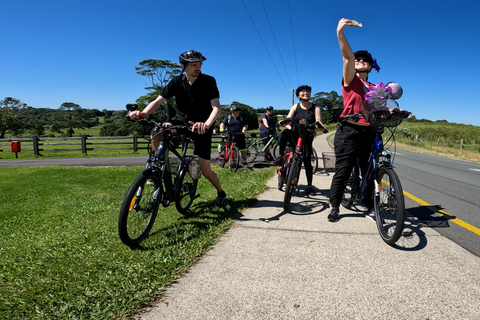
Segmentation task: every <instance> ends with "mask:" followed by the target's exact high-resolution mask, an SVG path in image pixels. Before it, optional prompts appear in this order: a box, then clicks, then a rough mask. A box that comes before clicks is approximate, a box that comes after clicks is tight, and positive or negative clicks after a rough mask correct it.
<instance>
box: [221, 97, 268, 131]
mask: <svg viewBox="0 0 480 320" xmlns="http://www.w3.org/2000/svg"><path fill="white" fill-rule="evenodd" d="M234 104H236V105H238V106H239V107H240V115H241V116H242V117H243V119H244V120H245V121H246V122H247V123H248V130H254V129H258V122H259V120H258V115H257V112H256V111H255V109H253V108H252V107H250V106H249V105H246V104H243V103H241V102H238V101H233V102H232V103H231V104H230V105H222V112H221V114H220V116H219V117H218V120H217V122H216V126H217V127H219V126H220V123H221V122H222V121H223V119H224V118H225V117H226V116H228V115H230V114H232V112H231V110H230V106H231V105H234Z"/></svg>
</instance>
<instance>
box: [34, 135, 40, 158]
mask: <svg viewBox="0 0 480 320" xmlns="http://www.w3.org/2000/svg"><path fill="white" fill-rule="evenodd" d="M32 144H33V155H35V156H39V155H40V150H39V148H38V137H37V136H32Z"/></svg>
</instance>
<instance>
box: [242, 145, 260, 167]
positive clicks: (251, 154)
mask: <svg viewBox="0 0 480 320" xmlns="http://www.w3.org/2000/svg"><path fill="white" fill-rule="evenodd" d="M245 152H246V153H247V163H252V162H253V161H255V159H257V156H258V149H257V144H256V142H253V143H251V144H250V145H249V146H248V147H247V148H246V150H245Z"/></svg>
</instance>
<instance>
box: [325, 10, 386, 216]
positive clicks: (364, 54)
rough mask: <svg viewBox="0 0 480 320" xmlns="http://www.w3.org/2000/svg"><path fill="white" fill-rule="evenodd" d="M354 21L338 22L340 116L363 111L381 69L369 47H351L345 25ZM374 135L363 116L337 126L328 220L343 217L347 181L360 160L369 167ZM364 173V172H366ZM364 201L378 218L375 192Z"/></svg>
mask: <svg viewBox="0 0 480 320" xmlns="http://www.w3.org/2000/svg"><path fill="white" fill-rule="evenodd" d="M354 24H355V22H354V21H353V20H349V19H345V18H342V19H341V20H340V21H339V22H338V26H337V37H338V42H339V44H340V51H341V52H342V56H343V75H342V96H343V104H344V106H345V107H344V109H343V112H342V114H341V115H340V119H341V118H342V117H344V116H347V115H352V114H357V113H358V112H359V107H360V104H361V103H362V101H364V100H365V93H367V92H368V91H369V90H368V86H370V85H372V84H371V83H370V82H368V74H369V73H370V72H371V71H372V69H375V70H377V72H378V71H379V70H380V67H379V66H378V65H377V61H376V60H375V59H373V57H372V55H371V54H370V53H369V52H368V51H366V50H361V51H357V52H355V53H354V52H353V50H352V48H351V47H350V44H349V43H348V41H347V38H346V37H345V34H344V29H345V28H346V27H347V26H349V27H352V26H354ZM374 138H375V132H374V131H373V130H372V128H371V126H370V124H369V123H368V122H367V121H366V120H365V119H363V118H361V119H360V120H359V121H358V122H354V121H350V120H348V121H342V123H341V125H340V127H339V128H338V129H337V132H336V134H335V140H334V144H335V158H336V160H335V173H334V175H333V178H332V184H331V186H330V204H331V206H332V210H331V211H330V214H329V215H328V217H327V219H328V221H330V222H336V221H338V220H339V217H340V210H339V208H340V204H341V202H342V198H343V192H344V188H345V181H347V180H348V178H349V177H350V175H351V173H352V169H353V167H354V165H355V164H356V163H357V161H358V163H359V165H360V168H361V170H363V169H364V168H365V166H366V164H367V162H368V157H369V155H370V151H371V147H372V145H373V141H374ZM363 174H364V172H362V175H363ZM364 205H365V206H366V207H367V213H366V217H369V218H371V219H372V220H374V219H375V215H374V213H373V210H372V209H373V199H372V195H370V194H369V195H367V196H366V197H365V198H364Z"/></svg>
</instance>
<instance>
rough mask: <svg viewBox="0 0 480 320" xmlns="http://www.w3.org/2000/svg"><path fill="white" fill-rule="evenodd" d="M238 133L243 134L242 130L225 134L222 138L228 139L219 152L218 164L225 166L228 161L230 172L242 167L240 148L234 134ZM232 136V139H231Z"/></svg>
mask: <svg viewBox="0 0 480 320" xmlns="http://www.w3.org/2000/svg"><path fill="white" fill-rule="evenodd" d="M238 134H243V133H242V132H237V133H235V134H233V135H231V136H229V135H223V136H222V139H227V142H225V143H224V144H223V145H222V146H221V149H220V151H219V153H218V165H219V166H220V167H222V168H223V167H224V166H225V163H226V162H227V161H228V169H229V170H230V172H237V170H238V168H239V167H240V150H239V149H238V147H237V146H236V145H235V141H234V140H235V139H234V136H236V135H238ZM230 138H231V139H230Z"/></svg>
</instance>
